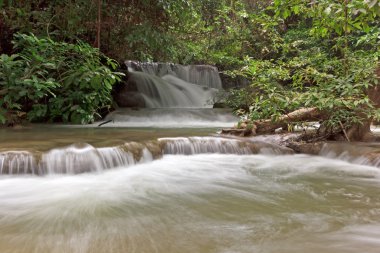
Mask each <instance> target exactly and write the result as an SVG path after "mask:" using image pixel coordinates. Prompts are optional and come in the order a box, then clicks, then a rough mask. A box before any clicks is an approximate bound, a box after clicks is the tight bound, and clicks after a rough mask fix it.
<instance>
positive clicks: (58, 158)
mask: <svg viewBox="0 0 380 253" xmlns="http://www.w3.org/2000/svg"><path fill="white" fill-rule="evenodd" d="M135 163H136V161H135V159H134V157H133V155H132V154H130V153H128V152H124V151H123V150H121V149H120V148H118V147H109V148H108V147H107V148H94V147H93V146H91V145H89V144H80V145H72V146H69V147H66V148H62V149H52V150H50V151H49V152H47V153H45V154H43V155H42V158H41V163H40V166H39V167H40V168H39V169H40V174H54V173H58V174H76V173H83V172H95V171H97V172H99V171H102V170H104V169H111V168H116V167H120V166H128V165H132V164H135Z"/></svg>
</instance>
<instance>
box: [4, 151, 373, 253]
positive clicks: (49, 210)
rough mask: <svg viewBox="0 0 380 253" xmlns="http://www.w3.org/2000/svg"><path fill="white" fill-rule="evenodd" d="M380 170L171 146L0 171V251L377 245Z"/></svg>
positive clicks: (339, 252) (341, 252) (342, 249)
mask: <svg viewBox="0 0 380 253" xmlns="http://www.w3.org/2000/svg"><path fill="white" fill-rule="evenodd" d="M379 217H380V171H379V169H377V168H375V167H368V166H360V165H353V164H350V163H347V162H344V161H339V160H333V159H327V158H322V157H312V156H306V155H288V156H273V155H270V156H268V155H244V156H240V155H226V154H223V155H222V154H202V155H192V156H183V155H166V156H164V157H163V158H162V159H160V160H155V161H153V162H150V163H144V164H137V165H133V166H129V167H125V168H121V169H118V170H109V171H105V172H102V173H97V174H80V175H66V176H58V175H52V176H47V177H33V176H25V177H20V176H17V177H15V176H0V252H17V253H23V252H25V253H26V252H28V253H34V252H36V253H37V252H38V253H45V252H56V253H60V252H74V253H76V252H78V253H79V252H81V253H84V252H91V253H100V252H110V253H112V252H148V253H149V252H173V253H174V252H176V253H177V252H178V253H179V252H181V253H186V252H202V253H208V252H243V253H244V252H247V253H251V252H285V253H291V252H292V253H294V252H299V253H301V252H310V253H314V252H328V253H330V252H331V253H332V252H334V253H346V252H358V250H360V251H363V252H369V253H375V252H378V248H379V246H380V239H379V238H380V231H379V229H378V226H379V224H380V218H379Z"/></svg>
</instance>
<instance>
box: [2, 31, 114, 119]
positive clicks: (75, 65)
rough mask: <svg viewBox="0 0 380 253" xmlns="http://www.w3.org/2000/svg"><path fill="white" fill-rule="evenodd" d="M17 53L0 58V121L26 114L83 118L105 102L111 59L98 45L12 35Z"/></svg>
mask: <svg viewBox="0 0 380 253" xmlns="http://www.w3.org/2000/svg"><path fill="white" fill-rule="evenodd" d="M13 44H14V48H15V49H16V50H17V51H18V54H14V55H11V56H7V55H1V57H0V93H1V94H2V95H3V98H2V99H1V100H0V108H1V109H0V110H1V111H0V122H1V123H7V122H8V123H11V121H13V120H15V119H17V118H19V117H20V116H23V115H26V117H27V119H28V120H29V121H38V122H41V121H63V122H71V123H81V124H85V123H89V122H92V121H94V120H95V117H96V116H99V114H98V113H97V112H98V111H99V110H100V109H104V108H109V107H110V105H111V95H110V93H111V89H112V85H113V84H114V83H115V82H116V81H117V80H119V76H120V74H119V73H116V72H113V71H112V69H115V68H116V67H117V64H116V62H114V61H113V60H111V59H109V58H107V57H105V56H104V55H102V54H101V53H100V52H99V51H98V49H95V48H93V47H91V46H90V45H88V44H86V43H83V42H80V41H79V42H78V43H77V44H69V43H65V42H55V41H53V40H51V39H48V38H37V37H36V36H34V35H33V34H30V35H26V34H16V35H15V38H14V41H13Z"/></svg>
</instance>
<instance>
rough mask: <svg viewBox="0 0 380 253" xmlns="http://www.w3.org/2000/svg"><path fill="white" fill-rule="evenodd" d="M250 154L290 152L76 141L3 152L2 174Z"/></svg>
mask: <svg viewBox="0 0 380 253" xmlns="http://www.w3.org/2000/svg"><path fill="white" fill-rule="evenodd" d="M210 153H219V154H237V155H249V154H257V153H265V154H291V153H292V151H291V150H290V149H286V148H282V147H279V146H276V145H272V144H269V143H264V142H254V143H253V142H245V141H242V140H238V139H228V138H220V137H179V138H160V139H158V140H156V141H148V142H142V143H139V142H127V143H125V144H123V145H121V146H117V147H102V148H95V147H93V146H91V145H89V144H74V145H70V146H68V147H64V148H56V149H51V150H49V151H47V152H44V153H40V152H26V151H8V152H0V174H34V175H45V174H78V173H86V172H101V171H103V170H106V169H113V168H117V167H128V166H131V165H135V164H137V163H143V162H149V161H152V160H155V159H159V158H162V156H163V155H192V154H210Z"/></svg>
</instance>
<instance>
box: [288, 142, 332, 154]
mask: <svg viewBox="0 0 380 253" xmlns="http://www.w3.org/2000/svg"><path fill="white" fill-rule="evenodd" d="M324 144H325V142H315V143H307V142H289V143H288V144H287V145H286V146H287V147H288V148H291V149H293V150H294V151H295V152H296V153H302V154H308V155H319V153H320V152H321V150H322V148H323V146H324Z"/></svg>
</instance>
